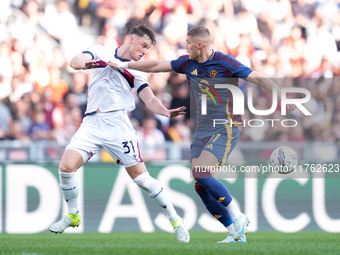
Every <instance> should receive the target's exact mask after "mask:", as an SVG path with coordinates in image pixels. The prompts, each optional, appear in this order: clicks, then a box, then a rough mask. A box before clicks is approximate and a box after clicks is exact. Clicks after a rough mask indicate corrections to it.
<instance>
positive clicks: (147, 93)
mask: <svg viewBox="0 0 340 255" xmlns="http://www.w3.org/2000/svg"><path fill="white" fill-rule="evenodd" d="M139 97H140V98H141V99H142V101H143V102H144V103H145V105H146V106H147V107H148V108H149V109H150V110H151V111H153V112H154V113H157V114H159V115H163V116H166V117H176V116H178V115H183V114H185V112H184V111H185V110H186V107H185V106H182V107H178V108H176V109H171V110H169V109H167V108H166V107H165V106H164V105H163V104H162V103H161V101H160V100H159V99H158V98H157V97H156V96H155V95H154V93H153V92H152V90H151V89H150V88H149V87H146V88H144V89H143V90H142V91H141V92H140V93H139Z"/></svg>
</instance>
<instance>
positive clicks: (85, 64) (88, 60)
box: [70, 53, 99, 70]
mask: <svg viewBox="0 0 340 255" xmlns="http://www.w3.org/2000/svg"><path fill="white" fill-rule="evenodd" d="M70 66H71V67H72V68H73V69H75V70H85V69H91V68H94V67H97V66H99V64H98V63H96V61H94V60H92V57H91V55H90V54H86V53H79V54H77V55H75V56H74V57H73V58H72V59H71V61H70Z"/></svg>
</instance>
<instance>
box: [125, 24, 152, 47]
mask: <svg viewBox="0 0 340 255" xmlns="http://www.w3.org/2000/svg"><path fill="white" fill-rule="evenodd" d="M129 35H138V36H140V37H143V36H144V35H146V36H147V37H149V39H150V40H151V42H152V45H155V44H156V37H155V33H154V32H153V31H152V30H151V29H150V28H148V27H147V26H146V25H145V24H141V25H138V26H135V27H133V28H132V29H131V31H130V33H129Z"/></svg>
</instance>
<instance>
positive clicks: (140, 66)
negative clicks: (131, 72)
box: [108, 60, 172, 73]
mask: <svg viewBox="0 0 340 255" xmlns="http://www.w3.org/2000/svg"><path fill="white" fill-rule="evenodd" d="M108 65H109V66H111V67H112V68H114V69H135V70H139V71H143V72H147V73H159V72H171V71H172V67H171V63H170V61H168V60H142V61H136V62H122V63H114V62H111V61H110V62H108Z"/></svg>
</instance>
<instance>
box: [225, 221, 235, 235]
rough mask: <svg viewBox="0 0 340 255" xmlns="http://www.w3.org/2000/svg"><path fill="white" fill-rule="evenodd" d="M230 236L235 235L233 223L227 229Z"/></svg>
mask: <svg viewBox="0 0 340 255" xmlns="http://www.w3.org/2000/svg"><path fill="white" fill-rule="evenodd" d="M227 229H228V231H229V234H232V235H234V234H235V229H234V224H233V223H231V224H230V225H229V226H228V227H227Z"/></svg>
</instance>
